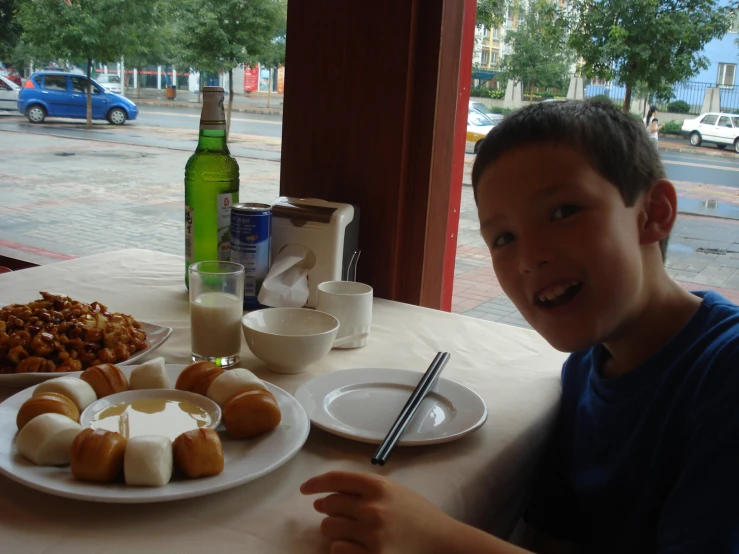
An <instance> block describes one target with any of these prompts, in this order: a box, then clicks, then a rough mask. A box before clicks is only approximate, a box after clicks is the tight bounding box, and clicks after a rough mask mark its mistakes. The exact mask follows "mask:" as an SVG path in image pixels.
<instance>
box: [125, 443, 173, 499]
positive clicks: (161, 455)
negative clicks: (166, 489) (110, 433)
mask: <svg viewBox="0 0 739 554" xmlns="http://www.w3.org/2000/svg"><path fill="white" fill-rule="evenodd" d="M123 473H124V475H125V477H126V484H127V485H138V486H143V487H163V486H164V485H166V484H167V483H169V480H170V479H171V478H172V442H171V441H170V440H169V439H168V438H167V437H162V436H159V435H146V436H138V437H132V438H130V439H128V444H126V455H125V456H124V458H123Z"/></svg>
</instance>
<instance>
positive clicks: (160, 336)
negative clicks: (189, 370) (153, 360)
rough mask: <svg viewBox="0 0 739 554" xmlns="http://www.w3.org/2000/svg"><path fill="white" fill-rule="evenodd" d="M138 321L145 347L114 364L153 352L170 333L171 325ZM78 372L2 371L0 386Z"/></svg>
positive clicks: (132, 360)
mask: <svg viewBox="0 0 739 554" xmlns="http://www.w3.org/2000/svg"><path fill="white" fill-rule="evenodd" d="M140 323H141V329H142V330H143V331H144V332H145V333H146V344H147V346H146V348H145V349H144V350H139V351H138V352H136V353H134V355H133V356H131V357H130V358H129V359H128V360H126V361H125V362H116V364H115V365H119V366H123V365H129V364H133V363H135V362H136V361H138V360H140V359H141V358H143V357H144V356H148V355H149V354H151V353H152V352H154V350H156V349H157V348H159V347H160V346H161V345H163V344H164V342H165V341H166V340H167V339H168V338H169V336H170V335H171V334H172V328H171V327H162V326H161V325H154V324H153V323H144V322H143V321H142V322H140ZM79 374H80V372H79V371H76V372H75V371H71V372H68V373H63V372H56V373H53V372H52V373H47V372H43V373H41V372H39V373H2V374H0V387H15V388H21V387H30V386H31V385H38V384H39V383H42V382H43V381H48V380H49V379H54V378H55V377H61V376H62V375H72V376H75V377H76V376H78V375H79Z"/></svg>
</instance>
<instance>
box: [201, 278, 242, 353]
mask: <svg viewBox="0 0 739 554" xmlns="http://www.w3.org/2000/svg"><path fill="white" fill-rule="evenodd" d="M241 316H242V299H241V298H239V297H237V296H235V295H233V294H227V293H222V292H206V293H203V294H201V295H199V296H197V297H196V298H195V300H194V301H192V302H190V325H191V337H192V353H193V354H195V355H197V356H200V357H202V358H226V357H229V356H235V355H238V353H239V351H240V350H241Z"/></svg>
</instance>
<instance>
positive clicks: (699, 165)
mask: <svg viewBox="0 0 739 554" xmlns="http://www.w3.org/2000/svg"><path fill="white" fill-rule="evenodd" d="M662 163H663V164H673V165H688V166H690V167H705V168H706V169H723V170H724V171H739V167H726V166H723V165H707V164H696V163H692V162H674V161H672V160H662Z"/></svg>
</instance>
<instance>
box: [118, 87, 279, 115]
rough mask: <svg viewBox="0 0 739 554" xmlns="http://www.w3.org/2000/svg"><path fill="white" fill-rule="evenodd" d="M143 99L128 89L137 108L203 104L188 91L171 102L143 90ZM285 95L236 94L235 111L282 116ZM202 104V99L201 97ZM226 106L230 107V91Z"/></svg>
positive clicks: (161, 94) (161, 92)
mask: <svg viewBox="0 0 739 554" xmlns="http://www.w3.org/2000/svg"><path fill="white" fill-rule="evenodd" d="M140 92H141V97H140V98H139V97H138V93H139V91H137V90H136V89H126V94H125V96H126V98H129V99H131V100H132V101H133V102H135V103H136V105H137V106H139V107H141V106H155V107H159V108H189V109H193V110H200V109H201V108H202V106H203V105H202V103H198V95H197V94H196V93H194V92H189V91H186V90H184V91H183V90H178V91H177V97H176V98H175V99H174V100H169V99H167V98H166V97H165V91H164V89H162V90H157V89H148V88H147V89H141V91H140ZM283 98H284V95H282V94H277V93H272V94H267V93H266V92H252V93H244V94H237V93H234V100H233V108H232V109H233V111H234V112H241V113H258V114H265V115H282V100H283ZM201 102H202V97H201ZM224 105H226V106H227V105H228V91H226V100H225V102H224Z"/></svg>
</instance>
